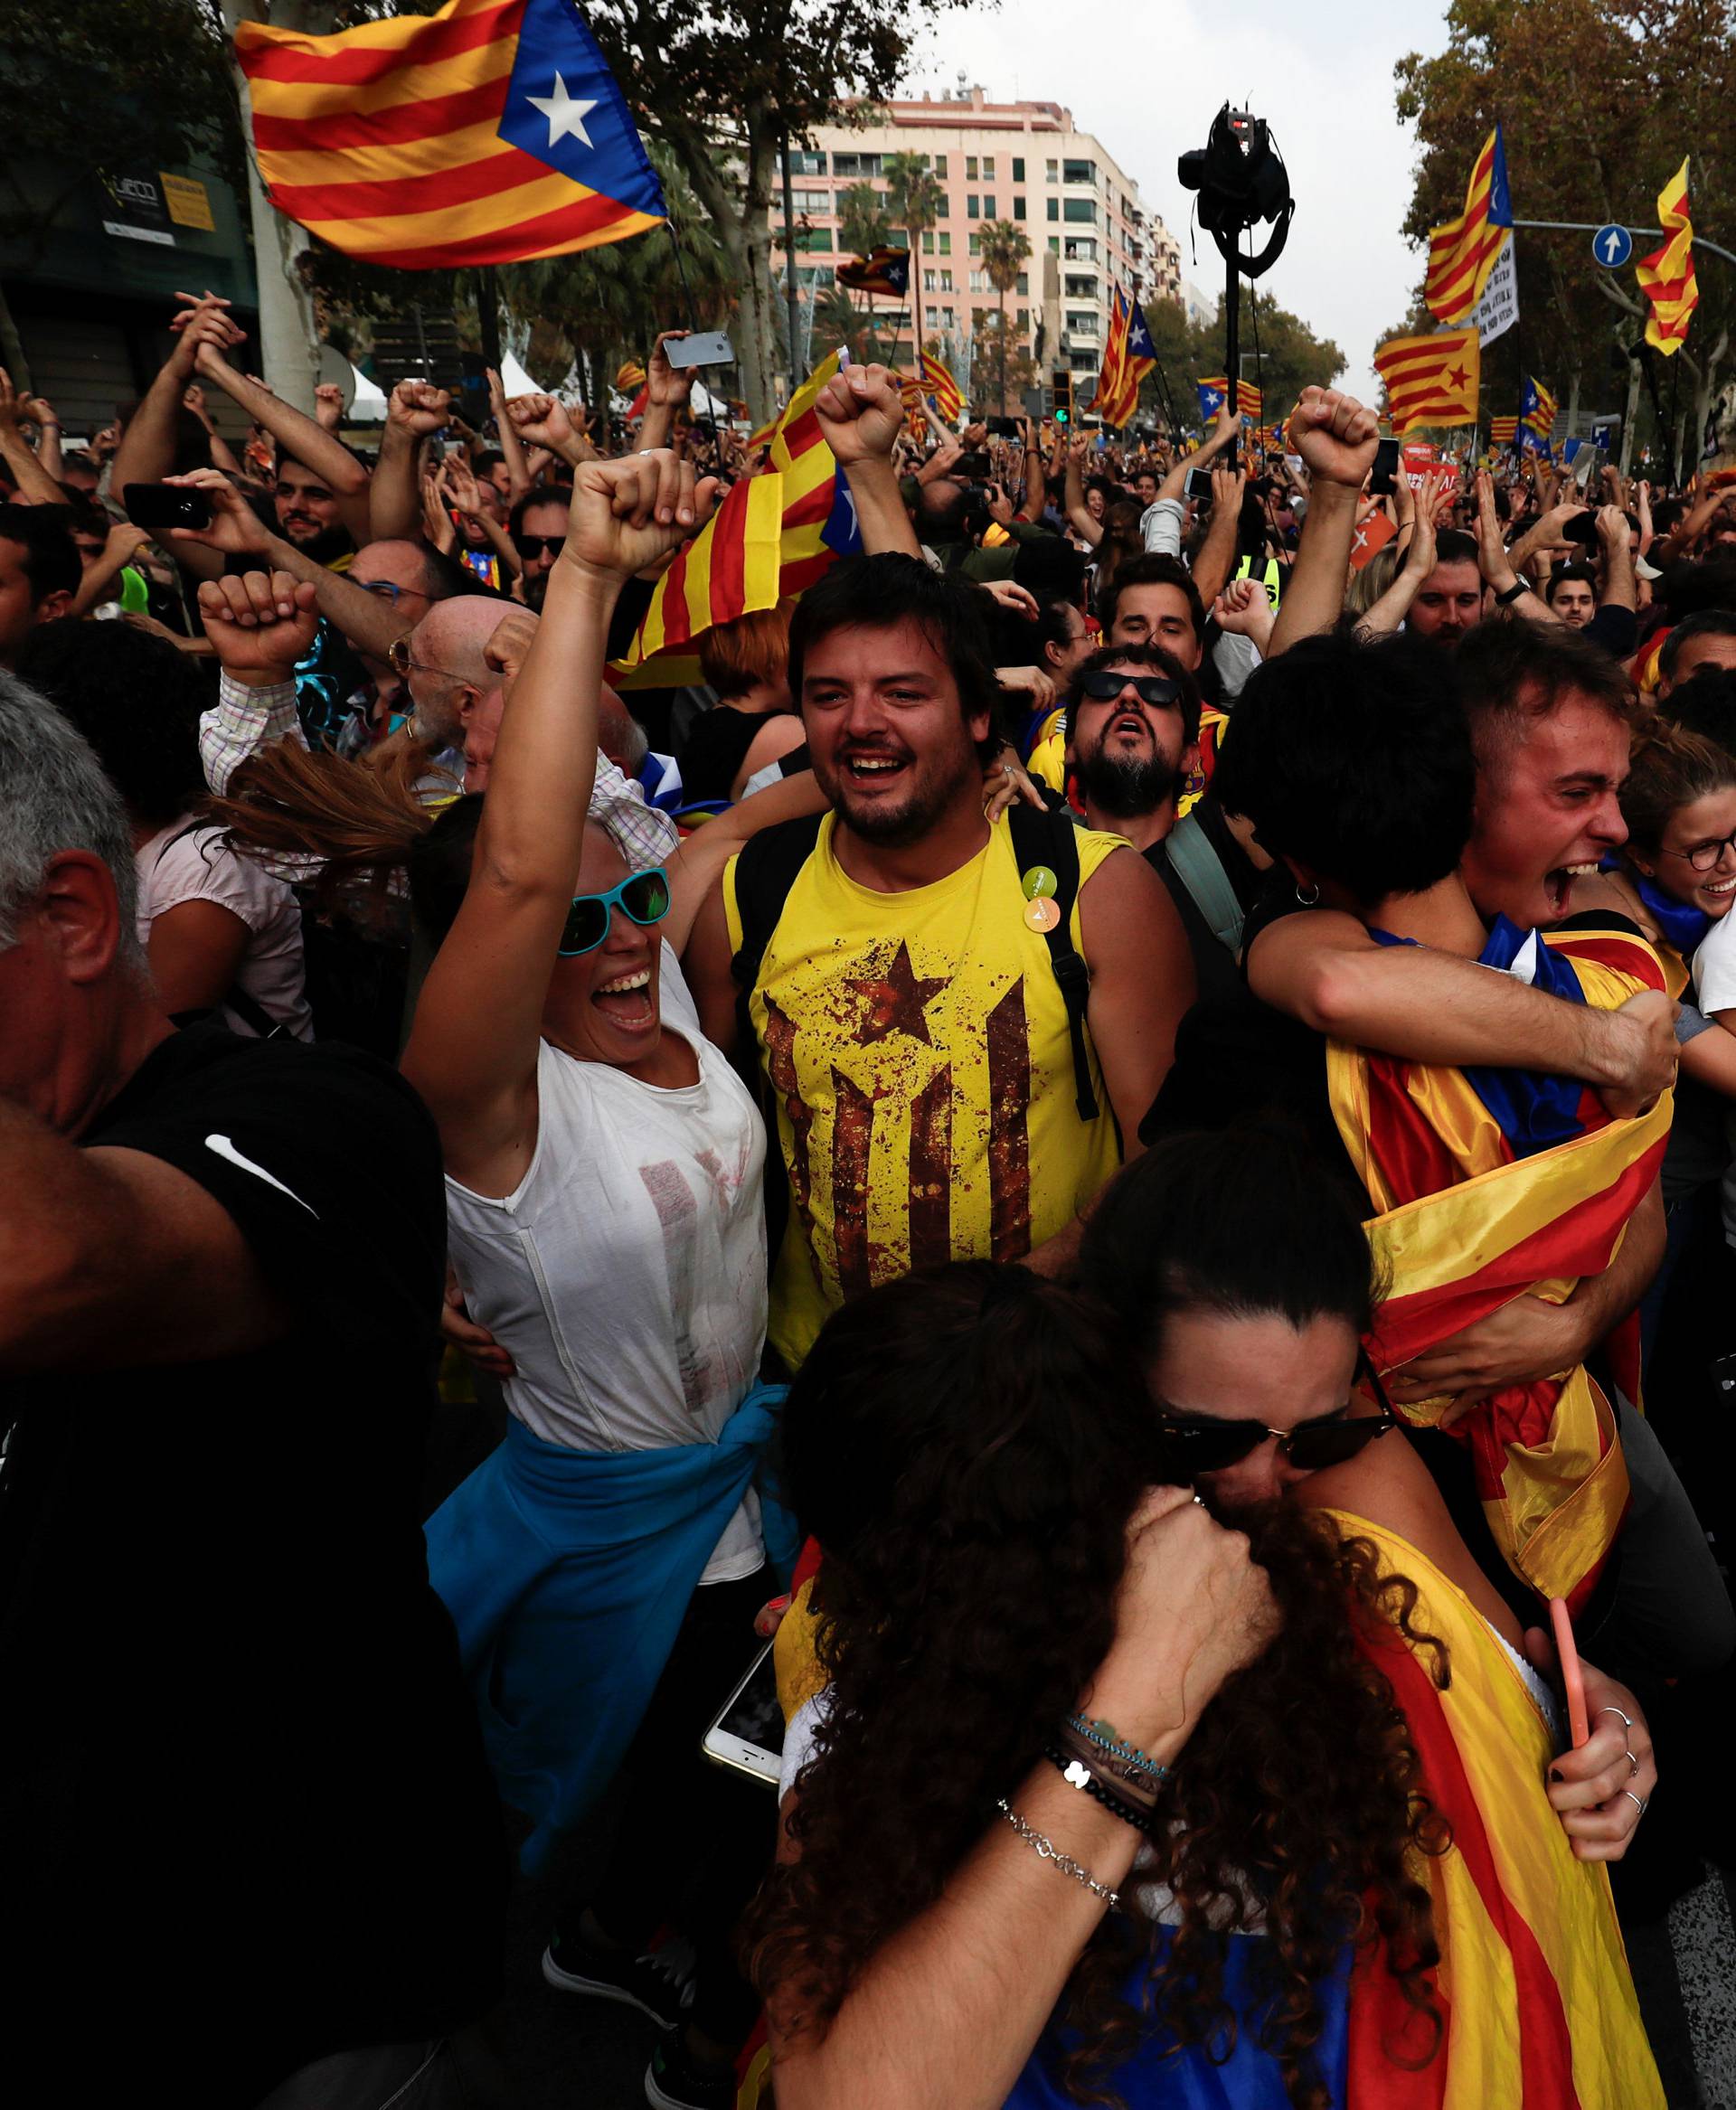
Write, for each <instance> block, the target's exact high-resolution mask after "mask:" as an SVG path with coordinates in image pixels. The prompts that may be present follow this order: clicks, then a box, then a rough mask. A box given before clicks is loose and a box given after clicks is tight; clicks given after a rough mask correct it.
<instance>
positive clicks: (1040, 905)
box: [1024, 894, 1061, 934]
mask: <svg viewBox="0 0 1736 2110" xmlns="http://www.w3.org/2000/svg"><path fill="white" fill-rule="evenodd" d="M1024 919H1025V921H1026V922H1027V923H1028V924H1029V925H1030V926H1031V928H1032V929H1033V930H1041V931H1043V932H1044V933H1045V934H1047V933H1048V932H1049V931H1052V929H1053V928H1055V926H1056V924H1057V923H1059V922H1060V921H1061V910H1060V909H1058V908H1056V906H1055V904H1054V903H1053V902H1052V900H1050V899H1049V897H1048V895H1047V894H1038V895H1037V896H1036V898H1035V899H1034V900H1033V901H1032V902H1031V903H1030V905H1029V906H1028V907H1027V908H1026V909H1025V911H1024Z"/></svg>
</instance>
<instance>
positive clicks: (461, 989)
mask: <svg viewBox="0 0 1736 2110" xmlns="http://www.w3.org/2000/svg"><path fill="white" fill-rule="evenodd" d="M714 489H715V486H714V485H711V484H706V485H701V486H699V487H697V488H696V487H695V485H694V482H693V471H692V470H691V468H688V467H686V466H684V465H683V464H682V463H680V462H678V461H677V460H676V459H675V456H674V455H672V454H670V453H668V452H667V451H664V452H660V453H657V454H655V455H651V456H644V455H636V456H631V457H627V459H626V460H624V461H618V462H587V463H586V464H585V465H584V466H583V467H582V468H580V471H579V473H578V476H577V478H576V479H575V482H574V485H573V495H572V509H571V517H570V521H569V524H568V529H567V541H566V547H565V549H564V550H563V551H562V552H561V560H560V561H559V562H558V563H557V564H556V565H555V568H554V570H553V571H552V572H551V573H550V575H549V584H548V594H547V598H546V599H545V601H544V603H543V610H542V618H541V621H540V622H539V621H538V620H537V618H535V617H532V616H530V615H529V614H527V613H526V612H525V611H524V610H523V609H514V610H512V611H510V612H509V613H507V614H506V615H505V617H503V623H502V628H501V630H500V631H499V632H497V633H496V635H495V640H494V641H493V642H492V643H491V644H490V645H489V647H488V654H489V656H490V659H491V661H492V662H493V663H494V664H496V665H497V666H498V667H499V668H500V669H501V671H502V673H503V674H505V677H506V678H505V688H506V705H505V712H504V714H503V716H502V719H501V725H500V733H499V738H498V739H497V742H496V744H495V754H494V761H493V766H492V768H491V771H490V775H489V779H488V796H487V803H486V806H485V807H484V809H483V820H482V825H481V828H480V830H479V832H478V834H477V836H476V849H475V852H474V854H473V858H472V862H471V871H470V881H469V885H468V887H467V890H466V893H465V897H464V904H463V906H462V908H461V909H459V911H458V919H457V921H456V922H455V923H454V924H453V926H452V928H451V930H450V931H449V932H448V935H447V937H446V941H445V943H444V944H443V945H442V946H441V947H440V949H439V953H438V954H437V955H436V956H435V960H434V964H433V966H431V967H430V968H429V974H428V979H427V981H426V982H425V983H424V984H423V987H422V993H421V996H420V1000H419V1001H418V1003H417V1006H416V1021H415V1024H414V1026H413V1027H412V1029H411V1031H410V1044H409V1046H408V1047H407V1048H406V1049H405V1050H404V1059H403V1069H404V1074H405V1075H406V1076H407V1077H408V1078H409V1079H410V1082H411V1083H412V1084H414V1085H415V1087H416V1088H417V1089H418V1090H419V1091H420V1093H421V1095H422V1097H423V1098H424V1099H426V1100H427V1102H428V1104H429V1108H430V1109H431V1111H432V1113H433V1115H434V1117H435V1120H436V1121H437V1122H438V1123H439V1130H440V1141H441V1144H442V1147H443V1149H444V1151H445V1154H446V1162H447V1168H448V1171H449V1172H450V1173H453V1175H454V1176H455V1177H456V1178H458V1179H460V1180H463V1181H465V1182H467V1183H469V1184H473V1185H477V1186H479V1187H480V1188H481V1189H482V1191H484V1192H493V1193H506V1192H510V1191H511V1188H512V1187H513V1185H514V1184H515V1183H516V1181H517V1180H518V1179H519V1178H520V1177H522V1176H523V1172H524V1165H525V1164H526V1163H528V1160H529V1153H530V1150H531V1148H532V1147H533V1144H534V1139H535V1133H536V1097H535V1094H536V1064H537V1051H538V1045H539V1042H540V1040H541V1036H542V1007H543V1003H544V1002H545V1000H546V998H547V995H548V989H549V978H550V975H552V972H553V970H554V966H555V960H556V948H557V947H558V946H559V944H560V941H561V928H562V926H563V924H564V923H565V921H566V918H567V915H568V911H569V909H570V907H571V900H572V892H573V884H574V880H575V876H576V874H577V872H578V871H579V865H580V857H581V854H582V851H583V845H584V829H585V816H586V813H587V811H588V809H589V806H590V793H591V787H592V785H593V783H594V782H595V779H596V774H597V707H598V696H599V691H600V689H601V686H602V678H603V654H604V647H605V644H606V641H607V638H608V636H609V615H610V612H611V611H612V609H613V608H614V606H615V599H616V596H617V595H618V593H619V591H620V589H621V585H622V582H623V580H625V579H629V578H631V576H632V575H633V573H634V572H636V571H638V570H643V569H644V568H645V566H646V565H647V564H653V563H656V561H657V560H658V559H659V558H660V557H662V556H663V555H664V554H665V552H666V551H668V550H670V549H671V548H673V547H675V544H676V543H678V542H680V541H682V540H684V538H685V537H686V536H688V535H689V534H691V533H692V532H693V530H694V528H695V527H697V526H700V525H701V524H703V521H704V519H705V516H706V514H707V513H709V511H710V508H711V502H712V496H713V495H714ZM527 636H528V637H529V638H530V639H531V642H530V644H529V647H528V649H527V650H525V649H524V639H525V638H526V637H527ZM521 651H522V652H523V658H522V664H517V663H518V660H519V655H520V653H521ZM502 1182H505V1183H504V1184H503V1183H502Z"/></svg>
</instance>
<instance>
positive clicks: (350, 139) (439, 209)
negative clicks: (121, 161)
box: [235, 0, 668, 271]
mask: <svg viewBox="0 0 1736 2110" xmlns="http://www.w3.org/2000/svg"><path fill="white" fill-rule="evenodd" d="M235 51H236V56H237V58H238V60H239V61H240V62H241V70H242V71H243V72H244V73H245V74H246V75H247V80H248V88H249V93H250V98H251V100H252V105H253V144H254V146H255V148H256V149H257V151H258V155H259V174H260V177H261V179H262V181H263V182H264V184H265V187H266V191H267V193H268V194H269V197H270V200H271V203H273V204H274V205H275V206H276V207H277V209H278V212H282V213H284V214H286V215H287V216H288V218H289V219H291V220H296V221H300V223H301V224H302V226H304V227H305V228H307V231H308V232H309V233H311V234H316V235H318V236H319V237H320V239H321V240H324V241H328V242H330V243H331V245H332V247H333V248H334V249H338V250H343V251H344V253H345V255H347V256H352V257H360V258H363V259H364V260H365V261H367V262H368V263H371V264H387V265H391V266H392V267H394V268H397V269H399V270H406V271H427V270H434V269H436V268H447V267H450V266H455V265H461V264H505V263H514V262H517V261H520V260H522V259H526V258H531V257H556V256H564V255H566V254H567V253H568V252H569V251H571V250H587V249H594V248H596V247H598V246H599V244H601V243H604V242H611V241H621V240H625V238H626V237H627V236H628V235H633V234H641V233H643V232H644V231H645V230H646V228H648V227H655V226H656V224H657V223H658V222H659V221H662V220H664V219H666V218H667V216H668V208H667V206H666V205H665V203H664V196H663V188H662V185H661V184H659V183H658V181H657V175H656V170H655V169H654V168H653V167H652V166H651V164H650V162H649V161H648V160H647V159H646V152H645V148H644V146H643V145H642V143H641V142H640V139H639V135H638V132H637V128H636V127H635V126H634V123H633V120H632V118H631V116H630V115H629V114H628V111H627V104H626V102H625V101H624V100H623V99H622V96H621V91H620V89H618V87H617V86H616V84H615V80H614V77H613V75H612V74H611V73H610V72H609V68H608V66H607V64H606V63H605V62H604V60H603V55H602V53H601V52H599V50H598V48H597V43H596V40H595V39H594V38H593V37H592V35H591V33H590V30H589V29H587V28H586V26H585V23H584V18H583V17H582V16H581V15H580V13H579V11H578V9H577V7H576V6H575V5H573V4H572V0H448V5H446V6H444V7H442V8H441V9H440V11H439V14H428V15H420V14H409V15H395V16H392V17H389V18H388V19H387V20H385V21H383V22H367V23H363V24H361V25H360V26H359V27H357V28H355V29H346V30H341V31H339V32H338V33H337V34H336V35H335V36H306V35H303V34H302V33H301V32H299V31H298V30H288V29H273V28H269V27H268V26H266V25H265V24H261V23H255V22H243V23H241V24H239V25H238V26H237V28H236V32H235Z"/></svg>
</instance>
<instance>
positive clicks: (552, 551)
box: [513, 535, 567, 564]
mask: <svg viewBox="0 0 1736 2110" xmlns="http://www.w3.org/2000/svg"><path fill="white" fill-rule="evenodd" d="M566 546H567V538H566V537H565V535H514V537H513V547H514V549H515V550H516V551H518V553H519V555H520V556H521V557H523V558H524V561H525V562H526V563H527V564H529V563H533V562H534V561H535V560H536V559H537V558H539V557H540V556H542V554H543V552H544V551H547V553H548V554H549V555H550V556H551V557H558V556H559V555H560V554H561V551H562V550H564V549H565V548H566Z"/></svg>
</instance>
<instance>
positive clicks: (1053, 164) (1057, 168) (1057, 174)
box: [1043, 161, 1061, 184]
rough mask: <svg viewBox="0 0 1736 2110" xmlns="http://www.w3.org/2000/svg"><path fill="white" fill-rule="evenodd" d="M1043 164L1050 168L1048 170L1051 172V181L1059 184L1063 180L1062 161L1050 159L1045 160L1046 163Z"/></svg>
mask: <svg viewBox="0 0 1736 2110" xmlns="http://www.w3.org/2000/svg"><path fill="white" fill-rule="evenodd" d="M1043 166H1044V167H1045V168H1046V169H1047V170H1048V172H1049V181H1050V182H1051V183H1052V184H1058V183H1059V182H1060V181H1061V164H1060V162H1058V161H1048V162H1045V163H1044V164H1043Z"/></svg>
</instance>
